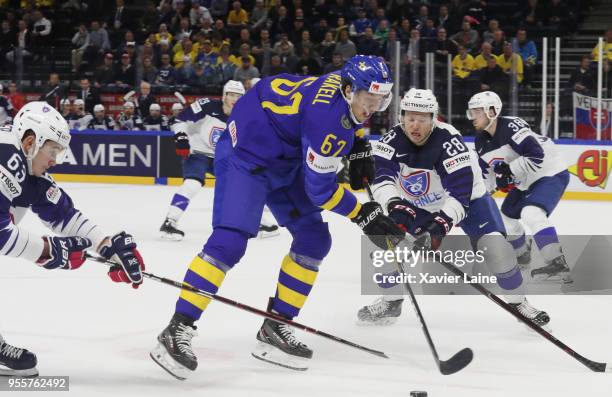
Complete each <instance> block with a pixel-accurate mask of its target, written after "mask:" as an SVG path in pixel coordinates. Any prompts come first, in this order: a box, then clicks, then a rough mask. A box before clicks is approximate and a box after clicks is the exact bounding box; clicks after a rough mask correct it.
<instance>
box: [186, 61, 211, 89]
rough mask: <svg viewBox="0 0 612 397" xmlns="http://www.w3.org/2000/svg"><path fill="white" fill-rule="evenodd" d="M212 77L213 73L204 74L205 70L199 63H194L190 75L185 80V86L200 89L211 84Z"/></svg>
mask: <svg viewBox="0 0 612 397" xmlns="http://www.w3.org/2000/svg"><path fill="white" fill-rule="evenodd" d="M213 72H214V71H213ZM213 77H214V75H213V73H206V68H205V67H204V65H203V64H202V63H201V62H196V63H195V64H194V65H193V68H192V70H191V73H190V74H189V76H188V77H187V79H186V80H185V85H187V86H189V87H192V88H199V89H202V88H204V87H206V86H207V85H209V84H212V83H213Z"/></svg>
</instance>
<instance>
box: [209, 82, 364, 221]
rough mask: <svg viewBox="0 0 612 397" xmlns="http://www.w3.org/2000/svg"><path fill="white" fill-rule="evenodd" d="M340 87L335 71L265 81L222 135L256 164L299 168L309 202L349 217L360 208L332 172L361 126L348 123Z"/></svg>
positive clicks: (238, 107) (239, 108) (250, 93)
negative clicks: (325, 73) (226, 136)
mask: <svg viewBox="0 0 612 397" xmlns="http://www.w3.org/2000/svg"><path fill="white" fill-rule="evenodd" d="M340 85H341V78H340V74H339V73H337V72H335V73H330V74H327V75H324V76H321V77H305V76H294V75H289V74H280V75H277V76H274V77H268V78H265V79H263V80H262V81H260V82H259V83H257V85H256V86H255V88H254V89H252V90H249V91H248V92H247V94H246V95H245V96H243V97H242V98H241V99H240V100H239V101H238V103H237V104H236V106H235V107H234V109H233V111H232V114H231V115H230V118H229V120H228V127H227V133H228V135H229V137H230V138H231V141H232V146H233V147H234V150H235V151H237V152H238V154H239V155H241V156H242V157H244V158H246V159H248V160H250V161H252V162H254V163H256V164H259V165H261V166H264V167H282V166H283V165H291V164H302V168H303V173H304V183H305V190H306V193H307V194H308V196H309V198H310V199H311V201H312V202H313V203H314V204H315V205H317V206H320V207H322V208H324V209H327V210H331V211H334V212H336V213H338V214H341V215H345V216H348V217H351V218H352V217H354V216H355V215H356V214H357V212H358V211H359V208H360V205H359V203H358V202H357V199H356V198H355V196H354V195H353V194H352V193H351V192H350V191H348V190H346V189H345V188H343V187H340V186H338V184H337V183H336V171H337V169H338V167H339V165H340V160H341V158H342V157H343V156H345V155H347V154H348V153H349V152H350V150H351V148H352V146H353V142H354V140H355V139H358V138H356V134H358V133H359V131H360V130H361V129H362V125H360V124H355V123H354V122H353V121H352V120H351V117H350V114H349V112H350V110H349V106H348V104H347V102H346V100H345V99H344V98H343V97H342V94H341V91H340V90H341V88H340ZM217 155H219V154H217Z"/></svg>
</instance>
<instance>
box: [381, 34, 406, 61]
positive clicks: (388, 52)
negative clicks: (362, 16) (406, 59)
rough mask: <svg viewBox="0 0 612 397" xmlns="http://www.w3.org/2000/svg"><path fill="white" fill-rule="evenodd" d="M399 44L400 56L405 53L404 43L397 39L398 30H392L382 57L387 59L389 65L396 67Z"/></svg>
mask: <svg viewBox="0 0 612 397" xmlns="http://www.w3.org/2000/svg"><path fill="white" fill-rule="evenodd" d="M398 44H399V46H400V54H402V53H404V48H403V46H402V43H401V42H400V41H399V39H398V37H397V30H395V29H390V30H389V37H388V38H387V41H386V42H385V44H384V45H383V47H382V49H381V54H382V57H383V58H384V59H385V61H386V62H387V64H388V65H395V46H396V45H398ZM400 56H401V55H400Z"/></svg>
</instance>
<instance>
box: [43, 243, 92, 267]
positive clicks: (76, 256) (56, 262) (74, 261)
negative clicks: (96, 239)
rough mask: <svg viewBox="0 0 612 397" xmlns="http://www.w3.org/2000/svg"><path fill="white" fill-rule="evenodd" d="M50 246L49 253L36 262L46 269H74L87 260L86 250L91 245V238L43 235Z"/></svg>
mask: <svg viewBox="0 0 612 397" xmlns="http://www.w3.org/2000/svg"><path fill="white" fill-rule="evenodd" d="M43 240H44V241H45V245H46V246H48V247H49V254H48V256H45V257H44V258H43V257H42V256H41V258H40V259H39V260H38V261H37V262H36V263H37V264H39V265H40V266H42V267H44V268H45V269H57V268H60V269H66V270H74V269H78V268H79V267H81V265H82V264H83V262H85V250H86V249H87V248H89V247H91V240H89V239H88V238H83V237H48V236H45V237H43Z"/></svg>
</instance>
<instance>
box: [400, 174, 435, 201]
mask: <svg viewBox="0 0 612 397" xmlns="http://www.w3.org/2000/svg"><path fill="white" fill-rule="evenodd" d="M429 182H430V179H429V171H427V170H422V171H417V172H413V173H411V174H408V175H400V185H401V186H402V189H404V191H405V192H406V193H408V194H409V195H410V196H412V197H421V196H423V195H425V194H427V192H429V185H430V183H429Z"/></svg>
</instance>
